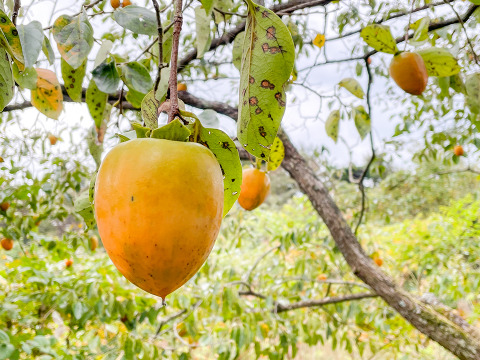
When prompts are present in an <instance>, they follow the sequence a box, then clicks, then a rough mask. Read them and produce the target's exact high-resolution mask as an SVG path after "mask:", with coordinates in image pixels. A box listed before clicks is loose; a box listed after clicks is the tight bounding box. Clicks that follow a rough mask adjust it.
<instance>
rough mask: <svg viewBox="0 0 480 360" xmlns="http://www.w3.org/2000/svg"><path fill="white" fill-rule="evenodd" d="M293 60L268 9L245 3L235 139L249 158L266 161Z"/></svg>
mask: <svg viewBox="0 0 480 360" xmlns="http://www.w3.org/2000/svg"><path fill="white" fill-rule="evenodd" d="M294 60H295V47H294V45H293V40H292V36H291V35H290V31H289V30H288V28H287V27H286V26H285V24H284V23H283V22H282V20H281V19H280V18H279V17H278V16H277V15H276V14H275V13H273V12H272V11H270V10H269V9H267V8H265V7H263V6H260V5H256V4H254V3H252V2H249V3H248V18H247V24H246V30H245V41H244V46H243V55H242V69H241V72H240V100H239V103H240V107H239V116H238V118H239V121H238V130H237V136H238V139H239V141H240V143H241V144H242V146H243V147H244V148H245V149H246V150H247V151H248V152H249V153H250V154H252V155H254V156H255V157H258V158H260V159H263V160H266V159H268V158H269V156H270V147H271V145H272V143H273V141H274V140H275V137H276V135H277V131H278V128H279V126H280V122H281V121H282V117H283V114H284V112H285V106H286V96H285V89H284V87H285V84H286V82H287V81H288V79H289V78H290V74H291V73H292V70H293V63H294Z"/></svg>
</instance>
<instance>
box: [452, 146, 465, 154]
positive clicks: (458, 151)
mask: <svg viewBox="0 0 480 360" xmlns="http://www.w3.org/2000/svg"><path fill="white" fill-rule="evenodd" d="M453 153H454V154H455V155H456V156H463V154H464V153H465V152H464V151H463V146H462V145H455V146H454V147H453Z"/></svg>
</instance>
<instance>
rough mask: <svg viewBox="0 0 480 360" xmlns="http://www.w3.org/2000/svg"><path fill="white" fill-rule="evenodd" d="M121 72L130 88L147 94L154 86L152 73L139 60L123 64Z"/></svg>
mask: <svg viewBox="0 0 480 360" xmlns="http://www.w3.org/2000/svg"><path fill="white" fill-rule="evenodd" d="M127 8H128V7H127ZM121 73H122V75H121V77H122V80H123V81H124V82H125V84H126V85H127V86H128V88H129V89H130V90H135V91H137V92H140V93H142V94H146V93H148V92H149V91H150V90H151V89H152V87H153V82H152V78H151V77H150V73H149V72H148V70H147V68H146V67H145V66H143V65H142V64H140V63H139V62H136V61H133V62H129V63H126V64H124V65H122V66H121Z"/></svg>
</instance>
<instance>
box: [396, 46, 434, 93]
mask: <svg viewBox="0 0 480 360" xmlns="http://www.w3.org/2000/svg"><path fill="white" fill-rule="evenodd" d="M389 72H390V76H391V77H392V79H393V80H395V82H396V83H397V85H398V86H399V87H400V88H401V89H403V90H404V91H405V92H407V93H409V94H412V95H420V94H422V93H423V91H424V90H425V88H426V87H427V82H428V73H427V68H426V66H425V62H424V61H423V58H422V57H421V56H420V55H419V54H417V53H414V52H407V51H404V52H402V53H400V54H397V55H395V56H394V57H393V59H392V62H391V63H390V69H389Z"/></svg>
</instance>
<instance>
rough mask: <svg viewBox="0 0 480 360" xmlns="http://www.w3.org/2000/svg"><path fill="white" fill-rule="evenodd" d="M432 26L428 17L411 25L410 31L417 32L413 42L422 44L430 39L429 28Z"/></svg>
mask: <svg viewBox="0 0 480 360" xmlns="http://www.w3.org/2000/svg"><path fill="white" fill-rule="evenodd" d="M429 25H430V18H429V17H428V16H426V17H424V18H421V19H419V20H417V21H415V22H414V23H413V24H410V29H413V30H415V33H414V34H413V39H412V41H414V42H421V41H425V40H427V39H428V26H429Z"/></svg>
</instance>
